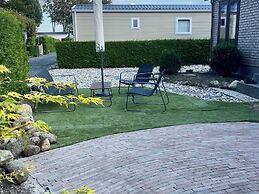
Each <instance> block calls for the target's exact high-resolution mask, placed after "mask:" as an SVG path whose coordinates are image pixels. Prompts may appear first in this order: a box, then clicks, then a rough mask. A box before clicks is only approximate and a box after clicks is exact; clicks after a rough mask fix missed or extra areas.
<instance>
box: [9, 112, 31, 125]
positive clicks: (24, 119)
mask: <svg viewBox="0 0 259 194" xmlns="http://www.w3.org/2000/svg"><path fill="white" fill-rule="evenodd" d="M29 121H33V116H32V115H28V116H23V115H20V116H19V117H18V119H16V120H15V121H14V122H13V125H14V126H19V125H21V124H23V123H27V122H29Z"/></svg>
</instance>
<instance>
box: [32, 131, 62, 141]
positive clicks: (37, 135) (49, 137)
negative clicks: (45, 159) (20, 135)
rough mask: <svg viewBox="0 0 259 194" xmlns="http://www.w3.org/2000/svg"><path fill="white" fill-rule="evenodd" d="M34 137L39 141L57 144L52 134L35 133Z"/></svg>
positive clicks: (55, 137)
mask: <svg viewBox="0 0 259 194" xmlns="http://www.w3.org/2000/svg"><path fill="white" fill-rule="evenodd" d="M33 136H34V137H39V138H40V139H46V138H47V139H48V140H49V142H50V143H51V144H53V143H57V136H56V135H53V134H52V133H44V132H36V133H34V134H33Z"/></svg>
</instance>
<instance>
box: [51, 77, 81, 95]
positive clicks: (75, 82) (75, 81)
mask: <svg viewBox="0 0 259 194" xmlns="http://www.w3.org/2000/svg"><path fill="white" fill-rule="evenodd" d="M55 76H56V77H73V83H74V84H75V89H76V92H77V94H78V95H79V90H78V88H77V86H78V82H77V80H76V77H75V76H74V75H73V74H60V75H59V74H56V75H53V77H55Z"/></svg>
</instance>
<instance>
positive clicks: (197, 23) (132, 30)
mask: <svg viewBox="0 0 259 194" xmlns="http://www.w3.org/2000/svg"><path fill="white" fill-rule="evenodd" d="M72 16H73V32H74V37H75V40H76V41H94V38H95V34H94V33H95V31H94V14H93V5H92V4H81V5H76V6H74V7H73V9H72ZM103 19H104V22H103V23H104V37H105V40H106V41H127V40H156V39H208V38H210V35H211V30H210V29H211V7H210V6H209V5H112V4H111V5H104V6H103Z"/></svg>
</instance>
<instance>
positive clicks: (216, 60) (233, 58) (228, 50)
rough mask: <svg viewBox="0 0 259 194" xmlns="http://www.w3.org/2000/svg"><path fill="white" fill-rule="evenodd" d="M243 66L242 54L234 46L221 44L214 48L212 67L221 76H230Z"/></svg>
mask: <svg viewBox="0 0 259 194" xmlns="http://www.w3.org/2000/svg"><path fill="white" fill-rule="evenodd" d="M241 64H242V57H241V54H240V52H239V50H238V48H237V47H236V46H235V45H234V44H230V43H220V44H218V45H217V46H215V47H214V49H213V55H212V60H211V64H210V67H211V68H212V69H213V70H214V71H216V72H217V73H218V74H219V75H221V76H230V75H231V74H232V73H236V72H237V71H238V70H239V67H240V65H241Z"/></svg>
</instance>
